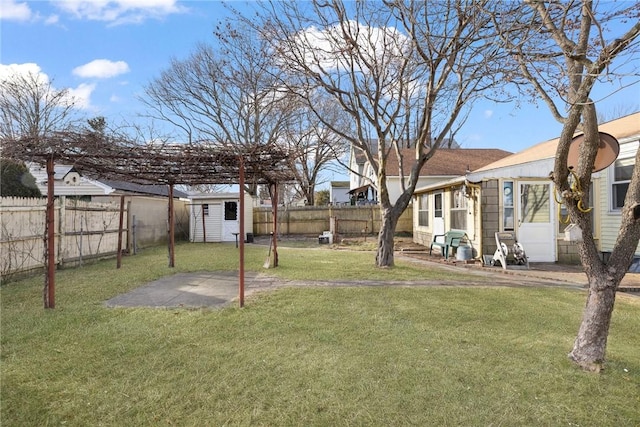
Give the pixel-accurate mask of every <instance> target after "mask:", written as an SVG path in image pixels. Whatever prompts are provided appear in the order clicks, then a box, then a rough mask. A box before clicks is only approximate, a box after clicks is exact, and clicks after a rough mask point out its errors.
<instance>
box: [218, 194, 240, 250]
mask: <svg viewBox="0 0 640 427" xmlns="http://www.w3.org/2000/svg"><path fill="white" fill-rule="evenodd" d="M223 215H224V217H223V221H222V241H223V242H231V241H234V240H235V239H236V238H235V235H234V233H238V231H239V230H240V221H239V220H238V218H239V213H238V201H236V200H229V201H226V202H224V212H223Z"/></svg>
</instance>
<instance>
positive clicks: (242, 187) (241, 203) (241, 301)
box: [239, 156, 244, 308]
mask: <svg viewBox="0 0 640 427" xmlns="http://www.w3.org/2000/svg"><path fill="white" fill-rule="evenodd" d="M239 160H240V230H239V231H240V278H239V281H240V284H239V287H240V297H239V299H240V308H242V307H244V160H243V158H242V156H240V158H239Z"/></svg>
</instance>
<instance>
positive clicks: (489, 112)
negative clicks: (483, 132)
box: [483, 110, 493, 119]
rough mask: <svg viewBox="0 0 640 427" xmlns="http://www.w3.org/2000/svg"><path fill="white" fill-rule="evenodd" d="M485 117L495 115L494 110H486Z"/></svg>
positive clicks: (488, 117)
mask: <svg viewBox="0 0 640 427" xmlns="http://www.w3.org/2000/svg"><path fill="white" fill-rule="evenodd" d="M483 114H484V118H485V119H490V118H491V117H492V116H493V110H484V113H483Z"/></svg>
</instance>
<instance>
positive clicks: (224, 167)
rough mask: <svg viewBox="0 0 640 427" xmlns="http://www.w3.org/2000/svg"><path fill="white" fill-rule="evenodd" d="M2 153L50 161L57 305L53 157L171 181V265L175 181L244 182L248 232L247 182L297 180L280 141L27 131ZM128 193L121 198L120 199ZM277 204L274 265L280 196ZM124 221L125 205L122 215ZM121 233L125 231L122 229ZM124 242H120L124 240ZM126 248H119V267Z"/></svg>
mask: <svg viewBox="0 0 640 427" xmlns="http://www.w3.org/2000/svg"><path fill="white" fill-rule="evenodd" d="M1 150H2V156H3V157H7V158H12V159H18V160H23V161H33V162H36V163H40V164H43V163H44V164H46V167H47V176H48V178H47V181H48V182H47V210H46V215H47V220H46V231H45V266H46V269H47V275H46V277H45V285H44V291H43V294H44V306H45V308H54V307H55V291H54V289H55V285H54V283H55V259H54V251H55V246H54V239H55V232H54V230H55V228H54V212H53V204H54V187H53V177H54V162H63V163H65V164H69V165H73V166H74V167H75V168H76V169H77V170H78V171H80V172H81V173H82V174H83V175H85V176H87V177H91V178H95V179H111V180H120V181H128V182H133V183H138V184H166V185H168V186H169V226H170V231H169V238H170V242H169V266H170V267H173V266H174V233H173V186H174V185H176V184H184V185H198V184H240V210H241V212H240V228H241V230H240V234H241V235H244V213H243V203H244V191H243V190H244V188H243V187H244V182H245V179H249V180H250V181H251V182H254V183H258V184H267V185H277V183H281V182H288V181H292V180H294V177H293V175H292V173H291V169H290V168H289V167H288V165H287V157H289V156H290V153H288V152H287V151H285V150H283V149H281V148H280V147H277V146H275V145H251V146H242V145H240V146H238V145H235V146H226V145H225V146H220V145H216V144H213V143H211V142H208V141H201V142H198V143H188V144H168V143H148V144H140V143H136V142H133V141H131V140H129V139H127V138H117V137H106V136H104V135H103V134H100V133H92V132H90V133H87V132H73V131H66V132H55V133H51V134H49V135H47V136H46V137H39V136H33V137H30V136H25V137H21V138H18V139H9V140H3V141H2V144H1ZM122 203H123V199H122V198H121V205H122ZM272 206H273V209H274V242H273V252H274V257H273V258H274V266H277V259H278V258H277V252H276V251H277V246H276V243H275V235H276V232H275V231H276V230H275V226H276V224H277V218H276V215H277V210H276V209H277V200H275V201H273V203H272ZM120 223H121V224H122V206H121V220H120ZM119 235H120V236H121V230H120V233H119ZM119 246H120V245H119ZM120 256H121V250H120V247H119V249H118V267H119V266H120ZM243 304H244V239H241V245H240V306H241V307H242V306H243Z"/></svg>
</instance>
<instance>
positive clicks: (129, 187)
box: [100, 180, 189, 198]
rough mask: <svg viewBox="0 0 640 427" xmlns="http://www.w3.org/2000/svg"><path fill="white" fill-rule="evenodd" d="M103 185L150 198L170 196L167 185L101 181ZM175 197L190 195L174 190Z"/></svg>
mask: <svg viewBox="0 0 640 427" xmlns="http://www.w3.org/2000/svg"><path fill="white" fill-rule="evenodd" d="M100 182H102V183H103V184H107V185H108V186H109V187H112V188H114V189H115V190H117V191H120V192H125V193H137V194H145V195H150V196H164V197H168V196H169V188H168V186H166V185H161V184H152V185H142V184H134V183H131V182H125V181H111V180H100ZM173 197H174V198H176V197H184V198H187V197H189V195H188V194H187V193H185V192H183V191H180V190H176V189H174V190H173Z"/></svg>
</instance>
